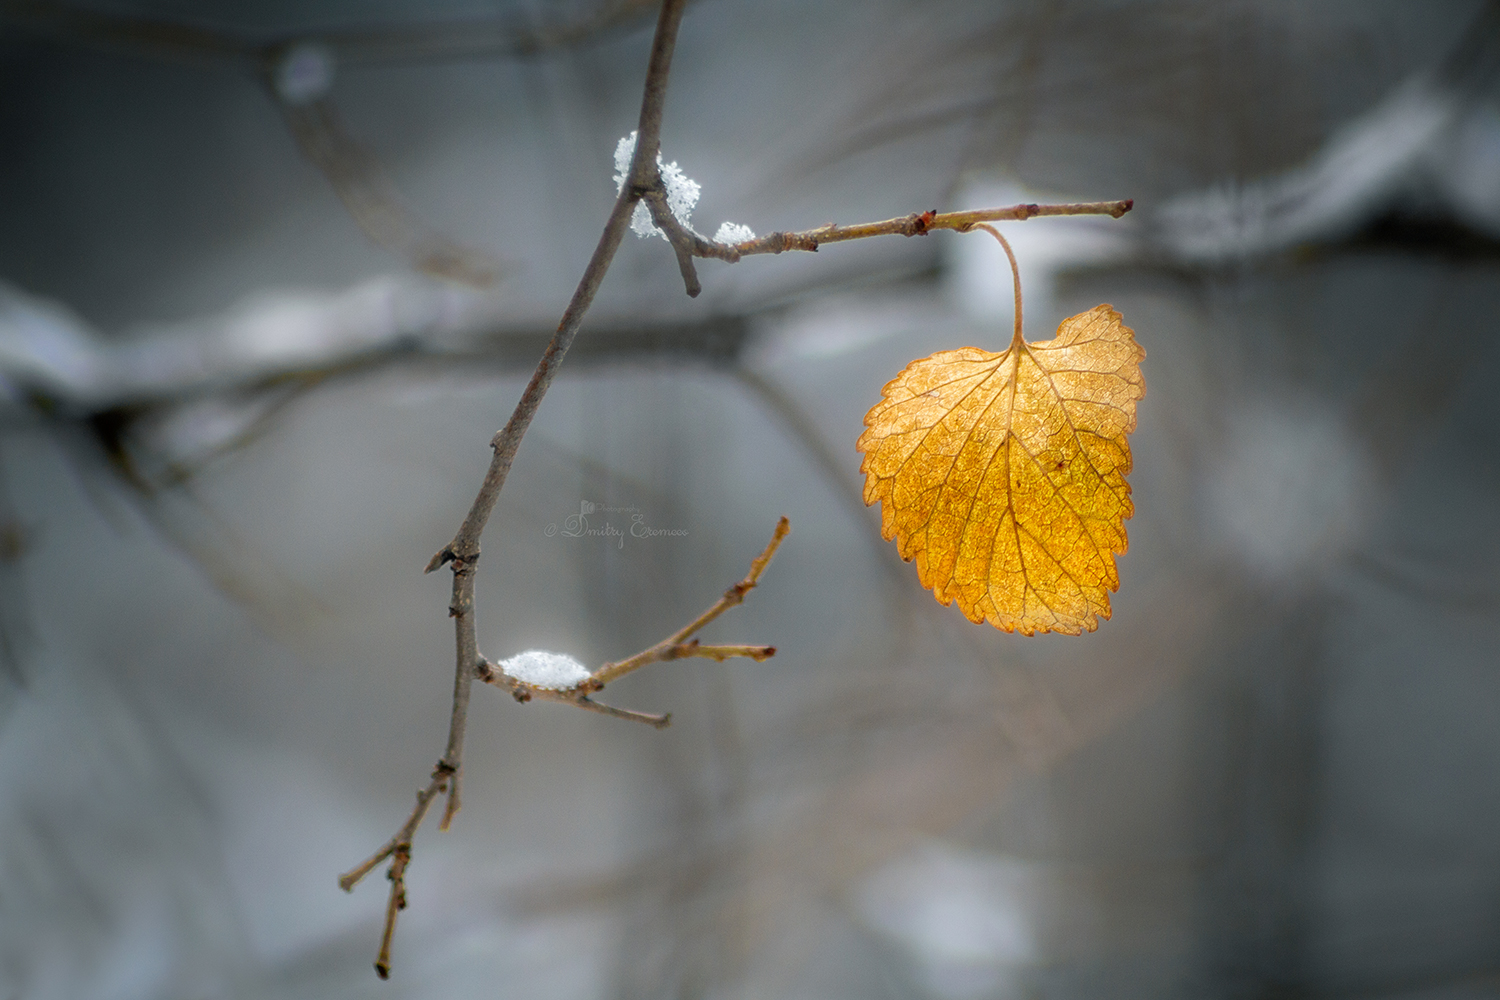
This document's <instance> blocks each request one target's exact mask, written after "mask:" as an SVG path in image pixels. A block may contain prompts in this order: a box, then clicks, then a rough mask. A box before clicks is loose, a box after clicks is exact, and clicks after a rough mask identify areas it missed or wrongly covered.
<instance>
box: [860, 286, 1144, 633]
mask: <svg viewBox="0 0 1500 1000" xmlns="http://www.w3.org/2000/svg"><path fill="white" fill-rule="evenodd" d="M1133 333H1134V332H1133V331H1132V330H1131V329H1130V328H1129V327H1127V326H1125V324H1124V323H1123V322H1122V321H1121V319H1120V314H1119V313H1117V312H1115V311H1114V309H1112V308H1111V307H1109V306H1107V305H1101V306H1097V307H1095V308H1093V309H1090V310H1089V311H1088V312H1086V313H1081V314H1079V315H1077V316H1073V317H1071V318H1070V319H1066V320H1064V321H1063V323H1062V325H1061V326H1059V327H1058V329H1057V337H1056V339H1054V340H1049V341H1045V342H1041V343H1034V344H1028V343H1026V342H1025V341H1024V340H1023V339H1022V338H1021V336H1020V331H1019V324H1018V329H1017V333H1016V337H1015V339H1014V340H1013V341H1012V343H1011V346H1010V347H1009V348H1007V349H1006V350H1005V351H1004V352H1003V353H1000V354H993V353H991V352H989V351H984V350H980V349H979V348H977V347H964V348H960V349H959V350H956V351H940V352H939V353H937V354H934V355H932V356H931V357H929V358H923V359H922V360H920V361H914V362H912V363H911V364H910V365H908V366H907V367H906V370H905V371H903V372H902V373H901V374H900V375H898V376H896V378H894V379H892V380H891V381H890V382H889V383H887V384H886V386H885V389H884V390H883V392H882V397H883V398H882V399H881V401H880V402H879V403H877V404H876V405H875V406H874V407H873V408H871V410H870V412H869V413H868V414H867V415H866V416H865V424H866V427H867V429H866V430H865V432H864V433H863V434H862V435H860V438H859V442H858V444H857V447H858V448H859V450H860V451H861V452H863V453H864V456H865V458H864V463H863V465H862V466H861V471H863V472H864V473H865V476H866V479H865V493H864V496H865V503H866V504H873V503H875V502H876V501H877V500H878V501H880V502H881V511H880V520H881V533H882V534H883V535H884V536H885V537H886V538H887V539H890V538H895V539H896V545H897V549H898V551H899V552H900V553H901V557H902V558H903V559H908V560H911V559H915V560H916V563H917V574H918V576H919V577H920V579H921V581H922V586H924V587H927V588H929V589H931V590H932V592H933V594H934V596H936V597H937V599H938V601H940V602H941V603H943V604H945V605H946V604H950V603H952V602H954V601H957V602H958V606H959V608H960V609H962V610H963V613H964V614H965V615H967V616H968V618H969V620H970V621H974V622H980V621H988V622H989V623H990V624H992V625H994V626H995V627H997V628H1001V629H1004V630H1005V631H1007V632H1012V631H1015V630H1016V629H1019V630H1020V631H1021V632H1022V633H1024V634H1026V635H1031V634H1033V633H1035V632H1065V633H1068V634H1069V635H1077V634H1078V633H1079V632H1081V631H1083V630H1084V629H1087V630H1088V631H1090V632H1092V631H1093V630H1094V629H1096V628H1098V627H1099V617H1104V618H1108V617H1109V615H1110V608H1109V591H1111V590H1118V589H1119V586H1120V577H1119V574H1118V572H1117V571H1116V569H1115V559H1114V557H1115V554H1116V553H1123V552H1124V551H1125V549H1126V538H1125V519H1126V518H1128V517H1130V515H1131V514H1132V513H1134V507H1133V505H1132V504H1131V501H1130V484H1129V483H1127V482H1126V481H1125V476H1126V474H1127V473H1128V472H1130V445H1129V443H1128V442H1127V440H1126V435H1127V434H1129V433H1130V432H1131V431H1133V430H1135V403H1136V400H1138V399H1140V398H1141V397H1142V396H1144V395H1145V394H1146V383H1145V380H1144V379H1143V378H1142V377H1141V369H1140V361H1141V360H1142V359H1143V358H1145V356H1146V352H1145V351H1144V350H1142V349H1141V347H1140V345H1138V344H1137V343H1136V342H1135V338H1134V335H1133Z"/></svg>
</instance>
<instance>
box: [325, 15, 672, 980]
mask: <svg viewBox="0 0 1500 1000" xmlns="http://www.w3.org/2000/svg"><path fill="white" fill-rule="evenodd" d="M686 7H687V0H662V6H661V14H660V17H659V18H658V20H657V24H656V36H655V38H654V40H653V41H652V45H651V60H650V63H649V65H648V67H647V70H646V82H645V87H644V94H643V96H642V98H641V117H640V128H639V141H638V142H637V144H636V150H635V159H634V161H633V162H632V164H631V169H630V178H629V183H627V184H626V185H624V186H623V187H622V188H621V191H620V196H619V197H618V198H617V199H616V200H615V206H614V209H613V210H612V211H611V212H610V216H609V221H608V222H607V223H605V226H604V232H603V233H601V234H600V236H599V244H598V246H597V247H595V249H594V254H593V256H592V257H591V258H590V259H589V263H588V267H587V268H585V269H584V272H583V277H582V278H580V279H579V282H578V287H577V289H576V290H575V291H574V293H573V298H572V300H571V301H570V302H569V303H568V308H567V310H566V311H565V312H564V313H563V317H562V320H561V322H559V323H558V326H557V332H556V333H555V334H554V335H553V337H552V340H551V342H550V343H549V344H548V345H547V349H546V351H545V352H544V353H543V354H542V359H541V361H540V362H538V363H537V367H536V371H535V372H534V373H533V374H532V376H531V381H530V382H529V383H528V384H527V386H526V389H525V391H524V392H523V393H522V394H521V400H520V402H518V403H517V404H516V408H515V411H514V412H513V413H512V414H511V418H510V420H509V422H508V423H507V424H506V425H505V428H504V429H503V430H501V431H499V432H498V433H496V435H495V436H494V438H492V439H491V441H490V447H491V448H492V449H493V451H494V455H493V457H492V458H491V460H490V467H489V470H488V472H486V474H485V477H484V482H483V484H482V485H481V486H480V489H479V494H478V495H477V496H476V497H475V498H474V503H473V505H472V506H471V507H470V508H469V513H468V516H467V517H465V518H464V522H463V524H462V525H461V526H460V527H459V529H458V533H457V534H456V535H454V537H453V540H452V541H451V542H449V543H448V544H447V545H445V546H443V548H442V549H441V550H439V551H438V553H437V555H435V556H433V557H432V560H431V561H430V562H429V563H428V564H427V572H429V573H430V572H432V571H433V570H435V569H437V568H438V567H440V566H442V565H444V564H447V563H451V564H452V569H453V596H452V598H451V600H450V602H449V605H448V613H449V615H450V616H452V618H453V630H454V647H455V666H454V678H453V710H452V713H451V715H450V717H449V724H448V744H447V747H446V748H445V749H444V751H443V756H442V759H441V760H440V761H439V762H438V765H437V769H436V771H434V775H433V781H432V782H431V783H430V784H429V785H428V787H427V790H426V792H425V793H423V794H422V795H419V796H418V800H417V807H416V809H414V810H413V811H412V815H411V816H410V817H409V818H408V819H407V822H406V824H405V825H404V826H403V827H402V828H401V830H400V831H398V832H397V834H396V836H395V837H393V838H391V841H390V842H389V843H388V844H387V845H386V848H384V849H382V851H380V852H377V854H376V856H375V859H374V860H373V861H372V862H367V866H361V868H357V869H355V870H354V871H353V872H351V873H350V874H349V876H346V877H345V878H346V879H349V883H348V885H349V886H350V887H352V886H353V884H354V883H355V882H357V881H358V880H359V878H360V877H363V875H364V874H366V873H368V872H369V871H370V870H372V869H373V868H374V867H375V866H376V865H378V864H380V862H381V861H382V860H384V859H385V858H386V857H391V858H392V859H393V860H392V862H391V868H390V871H389V877H390V879H391V899H390V903H389V904H388V906H387V908H386V926H385V933H384V936H383V938H382V943H381V950H380V956H379V958H378V959H377V960H376V963H375V971H376V972H377V973H378V974H379V975H380V977H381V978H382V979H383V978H385V977H386V976H388V975H389V974H390V941H391V936H392V935H393V934H394V933H395V921H396V912H397V911H398V910H400V909H401V908H402V907H403V906H404V905H405V899H406V891H405V881H404V876H405V871H406V866H407V864H408V863H409V862H410V860H411V838H412V835H413V834H414V833H415V832H416V829H417V826H418V825H419V824H420V823H421V822H422V818H423V817H424V816H425V815H426V813H427V808H428V806H429V805H430V804H431V801H432V798H433V796H435V795H436V794H437V793H438V792H440V791H442V790H444V789H446V790H447V792H448V804H447V807H446V808H445V809H444V811H443V821H442V823H441V825H440V829H444V830H446V829H447V828H448V826H449V824H451V823H452V821H453V817H454V816H455V815H456V814H457V813H458V810H459V808H460V807H461V805H462V796H461V782H462V779H463V746H464V733H465V730H466V729H467V726H468V716H469V694H470V691H471V689H472V687H473V682H474V680H475V678H476V677H477V676H480V675H481V673H482V665H483V664H485V660H484V658H483V657H482V656H481V655H480V652H479V642H478V637H477V630H476V626H475V621H474V575H475V572H476V571H477V569H478V565H477V564H478V560H479V536H480V535H481V534H482V533H483V531H484V526H485V524H486V523H487V522H488V521H489V518H490V514H491V512H492V511H493V510H494V507H495V502H496V501H497V500H498V499H499V496H500V490H501V488H502V487H503V486H504V485H505V478H506V476H507V475H508V474H509V473H510V468H511V464H512V463H513V462H514V461H515V456H516V451H517V449H519V448H520V446H521V438H522V437H523V436H524V435H525V433H526V429H527V428H528V427H529V426H530V425H531V420H532V417H534V416H535V415H536V410H537V407H538V406H539V405H541V401H542V397H543V396H544V395H546V392H547V388H548V387H549V386H550V385H551V384H552V380H553V379H554V378H556V376H557V368H558V366H559V365H561V364H562V361H563V358H564V357H566V356H567V353H568V348H569V347H570V346H572V343H573V339H574V337H575V336H577V334H578V329H579V327H580V326H581V325H582V323H583V317H584V314H585V313H587V312H588V309H589V306H590V305H592V304H593V301H594V296H595V295H596V294H597V293H598V291H599V286H600V284H601V283H602V282H603V281H604V275H605V273H606V272H607V271H608V270H609V265H610V262H611V261H613V260H614V256H615V251H616V250H618V249H619V246H620V241H621V240H622V239H623V238H624V236H625V228H626V226H627V225H628V223H629V221H630V215H631V213H632V212H633V211H634V208H635V203H636V201H638V200H639V199H640V197H641V192H642V191H643V190H645V189H646V188H648V187H650V186H651V185H652V183H653V182H654V183H655V184H657V185H659V184H660V183H661V178H660V174H659V172H658V171H657V168H656V153H657V150H658V148H659V147H660V145H661V117H662V106H663V104H664V103H665V101H666V93H667V78H668V75H669V73H670V71H671V65H672V52H673V49H674V48H675V46H676V44H677V29H678V26H679V25H680V24H681V22H682V15H683V12H684V10H685V9H686ZM491 672H492V671H491ZM600 686H602V685H600ZM586 693H587V692H585V694H586ZM591 705H592V703H591ZM585 707H589V706H585ZM593 707H594V709H595V710H598V711H605V712H606V714H622V715H625V716H626V717H629V716H630V713H625V712H624V711H623V710H610V709H606V708H605V707H604V706H597V705H594V706H593ZM665 722H666V720H665V719H663V721H662V723H661V724H662V725H665ZM653 724H655V723H653ZM343 883H344V880H343V879H341V880H340V884H343Z"/></svg>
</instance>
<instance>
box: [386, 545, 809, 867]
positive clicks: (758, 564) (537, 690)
mask: <svg viewBox="0 0 1500 1000" xmlns="http://www.w3.org/2000/svg"><path fill="white" fill-rule="evenodd" d="M791 530H792V524H791V522H790V521H788V520H787V519H786V518H785V517H782V518H781V520H779V521H777V522H776V530H775V531H774V532H773V533H772V534H771V540H770V541H769V542H768V543H766V547H765V550H764V551H763V552H761V554H760V555H758V556H756V557H755V559H754V561H752V562H751V563H750V572H748V573H746V574H745V578H744V579H743V580H741V581H740V582H738V583H736V584H735V585H734V586H732V587H730V588H729V589H728V590H726V591H724V595H723V596H722V597H720V598H719V599H718V600H717V601H715V602H714V603H713V605H712V606H710V607H709V609H708V610H707V611H705V612H703V614H701V615H699V616H698V617H697V618H694V619H693V620H692V621H691V622H689V623H688V624H687V625H684V626H683V627H682V628H680V629H678V630H677V631H676V632H673V633H672V634H671V635H669V636H667V637H666V638H665V639H663V640H662V641H661V642H658V643H657V644H656V645H654V646H651V647H650V648H648V649H643V650H641V651H640V652H639V653H636V654H635V655H634V656H629V657H626V658H625V659H623V660H619V661H617V662H615V663H606V664H604V665H603V666H601V667H600V668H599V669H598V670H595V671H594V672H593V673H591V674H589V676H588V677H587V678H586V679H585V680H582V681H579V682H578V683H577V684H575V685H574V686H572V687H569V688H550V687H542V686H539V685H536V684H530V683H527V682H526V681H524V680H522V679H520V678H518V677H512V676H511V675H510V674H507V673H506V672H505V671H504V670H503V669H501V667H500V666H499V665H498V664H494V663H491V662H489V661H488V660H484V661H481V662H480V663H479V665H478V666H477V667H476V668H475V669H476V677H477V679H479V680H482V681H484V682H485V683H486V684H493V685H495V686H496V687H500V688H504V689H505V690H507V691H509V692H510V693H511V696H512V697H514V698H515V699H516V700H517V701H521V702H527V701H531V700H532V699H538V700H541V701H557V702H562V703H564V704H568V705H577V706H578V707H579V708H585V709H588V710H589V711H591V712H599V713H601V714H603V715H612V716H614V717H615V718H618V719H631V720H633V721H635V722H644V723H646V724H647V725H649V726H655V727H656V728H657V729H664V728H666V727H667V726H668V725H670V724H671V722H672V716H671V714H670V713H668V714H666V715H652V714H649V713H646V712H637V711H633V710H631V709H627V708H616V707H614V706H613V705H605V704H603V703H601V702H597V701H594V700H593V698H591V697H590V696H591V695H594V694H597V693H598V692H600V691H602V690H604V686H605V685H606V684H609V683H611V682H613V681H616V680H619V679H620V678H621V677H624V676H625V675H626V674H630V673H634V672H635V671H637V670H639V669H641V668H642V667H644V666H647V665H648V664H652V663H664V662H666V661H668V660H681V659H685V658H687V657H691V656H699V657H703V658H705V659H709V660H716V661H718V662H720V663H722V662H724V661H725V660H727V659H729V658H730V657H732V656H743V657H747V658H749V659H752V660H755V661H757V662H759V661H761V660H766V659H769V658H770V657H772V656H775V655H776V647H775V646H745V645H714V646H705V645H702V644H701V643H699V642H698V640H697V639H694V638H693V636H694V635H696V634H697V633H699V632H701V631H702V630H703V628H704V626H706V625H708V623H709V622H711V621H713V620H714V619H715V618H717V617H719V616H720V615H722V614H723V613H724V612H725V611H728V610H729V609H730V608H732V607H734V606H735V605H736V604H741V603H743V602H744V600H745V595H746V594H748V593H749V592H750V591H751V590H753V589H754V588H755V585H756V584H757V583H759V582H760V575H761V574H762V573H763V572H765V569H766V565H767V564H768V563H769V562H770V561H771V557H772V556H774V555H776V550H777V548H779V547H780V545H781V541H782V539H784V538H785V537H786V536H787V534H788V533H789V532H790V531H791ZM377 864H378V862H377Z"/></svg>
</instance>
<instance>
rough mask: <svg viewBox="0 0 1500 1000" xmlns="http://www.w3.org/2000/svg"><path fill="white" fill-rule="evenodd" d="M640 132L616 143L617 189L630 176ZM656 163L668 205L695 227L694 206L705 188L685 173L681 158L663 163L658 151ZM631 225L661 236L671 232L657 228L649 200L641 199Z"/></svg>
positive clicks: (638, 231)
mask: <svg viewBox="0 0 1500 1000" xmlns="http://www.w3.org/2000/svg"><path fill="white" fill-rule="evenodd" d="M636 135H637V133H635V132H632V133H630V134H629V135H627V136H626V137H625V138H623V139H621V140H620V142H619V144H618V145H616V146H615V191H616V192H619V191H623V190H625V181H626V179H627V178H629V176H630V161H631V159H632V158H634V156H635V137H636ZM656 167H657V169H658V170H660V171H661V182H662V184H663V185H664V186H665V187H666V189H667V207H668V208H670V209H671V210H672V214H673V215H674V216H676V217H677V221H678V222H680V223H682V224H683V225H684V226H686V227H687V228H689V229H691V228H692V224H691V223H690V222H689V220H690V219H691V218H692V215H693V208H694V207H695V206H696V205H697V204H698V195H699V194H700V193H701V192H702V190H703V188H702V187H700V186H699V185H698V182H697V181H695V180H693V179H692V178H691V177H688V176H686V175H685V174H683V172H682V169H681V168H680V167H678V166H677V161H675V160H674V161H672V162H671V163H662V161H661V153H659V152H658V153H657V154H656ZM630 228H631V229H634V230H635V234H636V235H637V236H660V237H661V238H662V239H666V238H667V234H666V233H664V232H662V231H661V230H660V229H659V228H657V226H656V224H655V223H653V222H652V221H651V209H650V208H649V207H648V206H647V205H646V203H645V202H643V201H642V202H637V203H636V206H635V214H634V215H632V216H631V217H630Z"/></svg>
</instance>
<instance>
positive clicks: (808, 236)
mask: <svg viewBox="0 0 1500 1000" xmlns="http://www.w3.org/2000/svg"><path fill="white" fill-rule="evenodd" d="M1134 205H1135V201H1134V199H1131V198H1127V199H1125V200H1124V201H1083V202H1071V203H1067V204H1058V205H1012V206H1010V207H1009V208H980V209H975V210H974V211H970V212H914V213H913V214H911V215H903V216H901V217H900V218H896V219H885V220H883V221H881V222H862V223H859V224H858V225H853V226H840V225H837V224H836V223H829V224H828V225H826V226H819V227H818V228H816V229H804V230H802V231H800V232H795V233H771V234H769V235H767V236H761V237H758V238H757V239H753V240H746V241H745V242H743V243H713V242H710V241H708V240H702V239H701V237H700V240H701V243H702V245H701V246H700V245H699V244H698V243H694V244H693V252H694V254H696V255H697V256H699V257H713V258H716V259H718V260H726V261H729V262H731V263H733V262H734V261H737V260H739V259H740V258H741V257H747V256H749V255H751V254H757V253H782V252H784V251H786V250H811V251H816V250H817V249H818V247H820V246H822V245H823V244H825V243H844V242H847V241H849V240H862V239H865V238H867V237H870V236H925V235H926V234H928V233H930V232H932V231H933V230H934V229H951V230H953V231H955V232H960V233H966V232H968V231H969V230H970V229H972V228H974V226H976V225H978V224H979V223H981V222H1025V221H1026V220H1027V219H1035V218H1037V217H1039V216H1053V215H1108V216H1111V217H1112V218H1116V219H1118V218H1120V216H1122V215H1124V214H1125V213H1126V212H1128V211H1130V209H1131V208H1132V207H1134ZM660 224H661V223H660V220H658V225H660ZM664 228H666V227H664ZM667 232H668V233H669V234H670V233H671V229H667ZM669 238H670V237H669ZM676 245H677V244H675V243H674V244H673V246H674V247H675V246H676Z"/></svg>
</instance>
